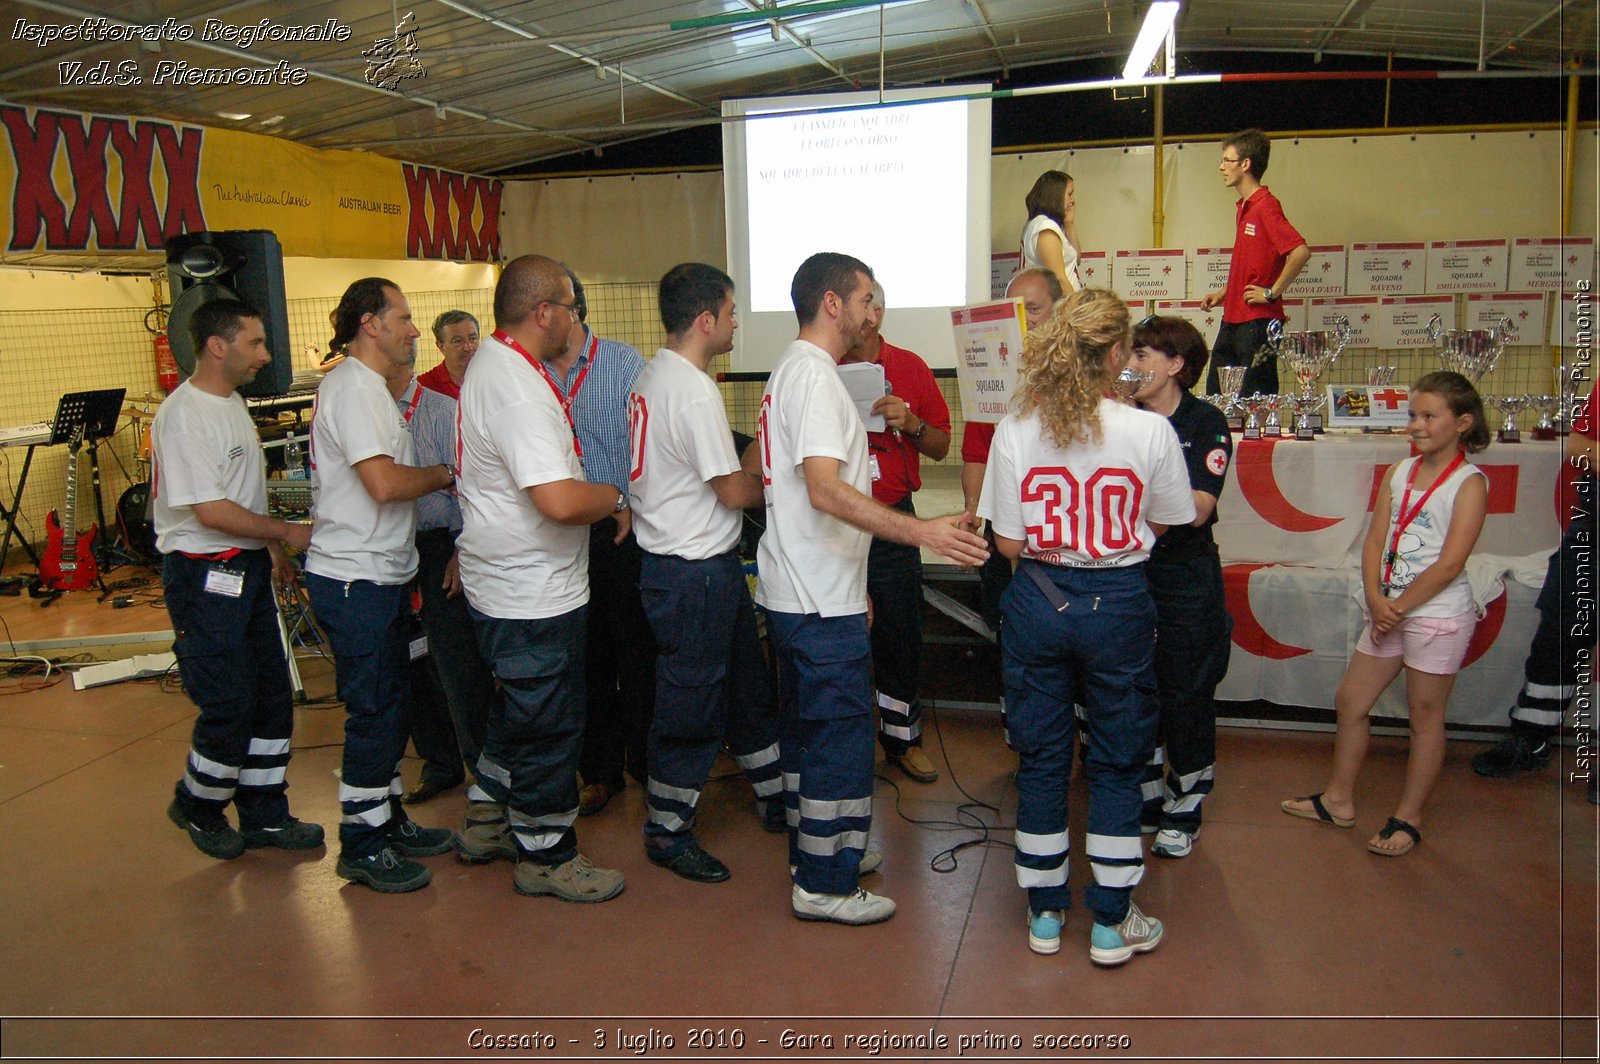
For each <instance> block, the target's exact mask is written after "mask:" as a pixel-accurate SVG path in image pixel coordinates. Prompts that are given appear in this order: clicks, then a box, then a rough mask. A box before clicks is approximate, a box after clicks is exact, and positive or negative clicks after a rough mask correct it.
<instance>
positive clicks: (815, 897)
mask: <svg viewBox="0 0 1600 1064" xmlns="http://www.w3.org/2000/svg"><path fill="white" fill-rule="evenodd" d="M790 296H791V298H792V300H793V302H794V308H795V316H796V317H797V318H798V319H799V323H800V335H799V337H798V338H797V339H796V340H795V341H794V342H793V343H791V344H790V345H789V346H788V347H787V348H785V349H784V352H783V354H782V355H780V356H779V357H778V362H777V365H776V366H775V367H774V368H773V371H772V375H771V377H770V378H768V381H767V388H766V393H765V394H764V395H762V397H761V413H760V417H759V422H758V423H759V431H760V460H761V472H762V481H763V483H764V484H765V486H766V498H767V531H766V534H765V535H763V536H762V538H761V546H760V549H759V551H758V555H757V560H758V566H759V570H760V583H759V586H758V588H757V593H756V601H757V602H759V603H760V604H761V605H762V606H763V607H765V608H766V611H767V626H768V631H769V633H770V634H771V636H772V644H773V649H774V651H775V652H776V654H777V658H778V666H779V669H780V671H781V673H782V674H783V683H782V685H781V688H782V690H783V691H785V692H786V696H785V697H784V699H783V700H782V702H783V704H782V707H781V710H782V722H783V731H782V736H781V741H782V750H783V758H782V761H783V778H784V798H785V800H786V802H787V803H788V809H789V813H790V823H791V824H792V825H794V827H793V828H792V829H791V831H790V834H789V863H790V864H791V865H792V866H793V867H794V870H795V871H794V887H793V890H792V892H791V905H792V907H793V909H794V913H795V915H796V916H798V917H800V918H801V919H803V920H831V921H834V922H836V923H845V924H871V923H877V922H878V921H880V920H887V919H888V918H889V917H891V916H893V915H894V902H892V901H890V900H889V899H888V898H884V897H880V896H878V895H875V894H869V893H867V892H866V891H864V890H861V889H860V888H859V886H858V879H859V875H860V865H861V859H862V855H863V853H864V852H865V850H866V845H867V834H868V831H869V830H870V829H871V827H872V765H873V749H872V747H873V728H872V659H871V648H870V645H869V642H868V637H867V548H868V544H869V543H870V542H871V540H872V537H874V536H877V537H879V538H881V539H888V540H893V541H895V542H897V543H909V544H912V545H914V546H917V547H928V548H930V549H932V550H934V551H936V552H938V553H939V554H942V555H945V556H946V557H948V558H950V559H952V560H953V561H955V562H957V563H959V564H961V565H979V564H981V563H982V562H983V561H984V559H986V558H987V557H988V551H987V550H986V549H985V548H984V543H983V540H982V539H980V538H979V537H977V536H975V535H973V534H972V533H970V532H966V531H963V530H962V527H961V525H962V523H963V516H962V515H960V514H954V515H951V516H948V517H937V518H931V519H929V520H918V519H917V518H915V517H913V516H911V515H910V514H905V513H901V512H899V511H897V510H892V509H890V508H889V507H887V506H884V505H883V504H882V503H879V502H877V501H875V500H874V499H873V498H872V497H871V495H869V494H868V492H869V491H870V489H871V474H870V471H869V466H868V461H867V434H866V428H865V427H864V426H863V425H862V423H861V418H860V417H859V416H858V415H857V413H856V410H855V404H854V403H852V402H851V400H850V396H849V393H848V392H846V391H845V387H844V384H843V383H841V382H840V380H839V374H838V369H837V367H838V362H839V360H840V359H841V358H843V357H844V355H845V353H846V352H847V351H849V350H851V349H852V348H854V347H857V346H859V345H860V344H862V343H863V342H864V340H865V332H864V329H865V326H866V323H867V319H868V316H869V315H870V314H871V312H872V303H873V295H872V271H871V269H869V268H868V267H867V265H866V264H865V263H863V262H861V261H860V260H859V259H855V258H852V257H851V256H849V255H841V254H837V253H834V252H820V253H818V254H815V255H812V256H811V257H810V258H808V259H806V261H805V262H803V263H801V265H800V269H799V270H797V271H796V272H795V276H794V282H793V284H792V285H791V286H790Z"/></svg>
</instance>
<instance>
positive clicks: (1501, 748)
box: [1472, 729, 1550, 778]
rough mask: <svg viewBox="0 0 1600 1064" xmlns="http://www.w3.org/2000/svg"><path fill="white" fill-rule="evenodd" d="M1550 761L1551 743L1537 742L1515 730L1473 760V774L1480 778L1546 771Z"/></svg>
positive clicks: (1541, 740)
mask: <svg viewBox="0 0 1600 1064" xmlns="http://www.w3.org/2000/svg"><path fill="white" fill-rule="evenodd" d="M1549 760H1550V741H1549V740H1548V739H1535V738H1533V737H1532V736H1530V735H1528V734H1527V733H1526V732H1521V731H1517V730H1516V729H1512V732H1511V734H1510V735H1508V736H1506V737H1505V738H1504V739H1502V740H1500V741H1499V742H1498V743H1495V744H1494V745H1493V746H1491V747H1490V748H1489V749H1487V750H1485V751H1484V752H1483V753H1481V754H1475V755H1473V758H1472V771H1474V772H1476V773H1477V774H1478V775H1480V776H1491V777H1495V778H1503V777H1506V776H1515V775H1516V774H1517V773H1519V772H1531V771H1533V770H1534V769H1536V768H1543V767H1544V764H1545V762H1546V761H1549Z"/></svg>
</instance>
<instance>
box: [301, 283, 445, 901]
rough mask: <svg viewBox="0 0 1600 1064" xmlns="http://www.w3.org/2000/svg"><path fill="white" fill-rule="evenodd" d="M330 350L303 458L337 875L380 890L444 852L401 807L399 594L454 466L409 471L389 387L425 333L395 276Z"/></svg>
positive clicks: (354, 289) (348, 314) (409, 455)
mask: <svg viewBox="0 0 1600 1064" xmlns="http://www.w3.org/2000/svg"><path fill="white" fill-rule="evenodd" d="M332 323H333V339H332V340H331V341H330V342H329V344H328V349H329V350H330V351H332V352H333V353H335V354H343V355H345V356H346V357H345V359H344V361H342V362H340V363H339V364H338V365H337V366H335V367H334V368H333V369H332V370H330V371H329V372H328V375H327V376H325V377H323V378H322V383H321V384H320V385H319V386H318V388H317V404H316V407H315V412H314V414H313V416H312V421H311V456H312V462H313V467H314V468H315V469H316V473H317V487H316V499H315V502H314V509H315V512H316V518H315V522H314V524H313V525H312V530H311V549H310V550H309V551H308V552H307V554H306V590H307V591H309V592H310V593H311V607H312V609H314V610H315V611H316V614H317V620H318V621H319V622H321V624H322V627H323V629H324V630H326V631H327V633H328V639H329V641H330V642H331V643H332V645H333V662H334V670H335V676H336V679H337V683H338V695H339V699H340V700H341V701H342V702H344V707H345V714H346V718H345V728H344V764H343V769H342V772H341V774H340V778H339V804H340V805H341V806H342V807H343V811H344V816H343V820H342V821H341V823H340V825H339V842H340V854H339V864H338V867H337V869H336V870H337V872H338V874H339V875H340V876H342V877H344V878H345V879H348V880H351V881H353V882H357V883H365V884H366V885H367V886H369V887H371V888H372V889H373V890H376V891H379V892H380V893H385V894H399V893H404V892H406V891H411V890H418V889H420V888H422V887H425V886H427V885H428V880H429V879H430V874H429V872H428V870H427V869H426V868H424V867H423V866H422V865H420V864H418V863H417V862H415V861H413V860H410V858H413V857H428V856H432V855H433V854H439V853H444V852H445V851H446V850H448V849H450V844H451V833H450V832H449V831H448V830H446V829H443V828H422V827H418V826H417V825H416V824H414V823H412V821H411V820H410V819H409V818H408V817H407V816H406V814H405V809H404V807H403V806H402V805H401V804H400V789H401V788H400V759H401V757H402V756H403V755H404V753H405V746H406V729H405V706H406V704H407V703H408V702H409V701H410V697H411V691H410V688H411V684H410V677H409V670H408V669H407V663H408V653H407V651H408V646H407V644H408V642H409V640H408V635H409V627H408V625H407V623H406V621H407V616H406V611H407V608H408V599H409V595H408V594H407V586H408V585H409V584H410V583H411V580H412V578H413V577H414V576H416V575H417V549H416V545H415V543H414V539H415V535H416V507H415V506H414V505H413V503H414V502H415V501H416V500H417V499H420V498H421V497H422V496H424V495H427V494H428V493H430V492H434V491H438V490H439V489H441V488H448V487H450V486H451V485H452V484H453V483H454V480H455V478H454V477H453V476H452V474H451V471H450V468H449V466H447V465H443V464H441V465H434V466H427V467H422V468H419V467H417V466H416V465H415V462H416V448H415V446H414V445H413V444H412V441H411V434H410V433H409V432H408V431H406V423H405V421H404V419H402V418H401V416H400V413H399V412H398V411H397V410H396V409H395V405H394V396H393V393H392V392H391V390H390V389H391V388H392V387H393V382H394V381H395V380H396V379H397V378H400V379H409V378H410V376H411V371H412V368H413V366H414V364H415V363H416V352H417V348H416V342H417V337H418V336H419V335H421V334H420V333H419V332H418V331H417V328H416V326H415V325H413V324H412V322H411V308H410V306H409V305H408V304H407V303H406V297H405V296H404V295H403V294H402V293H401V291H400V289H399V287H398V286H397V285H395V284H394V282H392V281H388V280H385V279H383V278H381V277H367V278H363V279H362V280H359V281H356V282H355V283H354V284H352V285H351V286H350V287H349V288H347V289H345V292H344V296H343V297H342V298H341V299H340V300H339V305H338V307H336V308H335V309H334V311H333V315H332Z"/></svg>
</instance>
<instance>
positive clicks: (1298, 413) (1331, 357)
mask: <svg viewBox="0 0 1600 1064" xmlns="http://www.w3.org/2000/svg"><path fill="white" fill-rule="evenodd" d="M1332 324H1333V328H1332V329H1329V330H1323V329H1319V330H1316V331H1314V332H1285V331H1284V328H1283V322H1281V321H1269V322H1267V346H1268V347H1270V348H1271V349H1272V351H1273V353H1274V354H1275V355H1277V356H1278V364H1279V365H1281V366H1288V367H1289V370H1290V372H1292V373H1293V374H1294V379H1295V380H1296V381H1298V382H1299V384H1300V394H1299V396H1297V397H1296V398H1295V400H1294V410H1295V426H1296V427H1295V438H1297V439H1301V440H1310V439H1314V438H1315V437H1316V434H1317V433H1318V432H1321V431H1322V416H1321V415H1320V414H1318V413H1317V411H1318V410H1319V409H1321V407H1322V399H1321V397H1319V396H1317V394H1316V390H1317V389H1316V383H1317V378H1318V377H1320V376H1322V374H1323V371H1325V370H1326V369H1327V368H1328V367H1329V366H1331V365H1333V364H1334V362H1336V361H1337V360H1338V358H1339V355H1340V354H1341V353H1343V351H1344V349H1345V348H1346V347H1347V346H1349V344H1350V341H1351V339H1352V338H1353V337H1354V336H1355V330H1354V329H1352V328H1350V319H1349V318H1346V317H1345V316H1344V315H1342V314H1341V315H1339V316H1338V317H1336V318H1333V319H1332Z"/></svg>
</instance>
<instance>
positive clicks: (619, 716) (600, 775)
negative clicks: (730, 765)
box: [549, 270, 656, 816]
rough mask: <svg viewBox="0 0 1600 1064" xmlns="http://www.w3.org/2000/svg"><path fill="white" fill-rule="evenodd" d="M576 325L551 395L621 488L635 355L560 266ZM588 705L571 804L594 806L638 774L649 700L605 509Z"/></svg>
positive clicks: (554, 362)
mask: <svg viewBox="0 0 1600 1064" xmlns="http://www.w3.org/2000/svg"><path fill="white" fill-rule="evenodd" d="M567 278H568V280H569V281H570V282H571V284H572V291H573V299H574V300H575V309H574V311H573V313H574V314H576V315H577V318H578V322H577V324H578V327H577V328H575V329H573V330H572V332H571V334H570V336H569V337H568V339H567V346H566V349H565V350H563V351H562V352H560V353H559V354H558V355H557V356H556V357H555V358H553V359H551V360H550V363H549V368H550V371H551V372H552V373H553V374H554V375H555V381H556V396H557V398H558V399H559V400H560V401H561V403H562V405H563V406H564V407H565V408H566V410H567V413H568V416H569V417H570V418H571V419H572V422H573V424H574V425H576V426H577V432H578V442H579V443H580V444H581V445H582V447H583V451H582V454H583V474H584V476H585V478H587V479H588V480H589V481H590V482H591V483H594V484H609V485H611V486H612V487H614V488H615V489H616V490H617V491H619V492H622V493H624V494H626V493H627V490H628V470H629V469H630V468H631V467H632V463H631V462H630V461H629V443H628V395H629V393H631V392H632V391H633V382H634V381H636V380H638V379H639V374H640V373H642V372H643V371H644V358H643V357H642V356H641V355H640V354H639V352H637V351H635V350H634V349H633V348H632V347H629V346H628V345H627V344H624V343H619V342H618V341H616V340H603V339H601V338H600V337H599V336H596V335H595V333H594V331H593V330H591V329H590V328H589V326H588V324H587V322H588V320H589V306H588V303H587V302H586V301H585V297H584V291H583V282H582V281H579V280H578V276H577V274H575V273H573V272H572V271H571V270H567ZM589 591H590V595H591V598H590V600H589V663H588V666H587V669H588V677H587V682H588V689H589V693H588V715H587V719H586V723H585V725H584V734H583V758H582V760H581V761H580V762H579V766H578V769H579V772H580V773H581V774H582V776H583V790H582V791H581V792H580V798H579V804H578V812H579V813H580V814H581V815H583V816H588V815H589V814H591V813H598V812H599V811H600V810H602V809H604V808H605V807H606V803H608V802H610V801H611V799H612V797H613V796H614V795H616V794H618V793H620V792H621V791H622V788H623V786H624V782H623V770H624V769H626V770H627V772H628V773H629V774H630V775H632V776H633V778H634V779H636V780H638V781H639V782H640V783H643V782H644V780H645V747H646V745H647V744H648V741H649V735H650V711H651V708H652V706H653V705H654V704H655V697H656V694H655V668H656V649H655V642H654V640H652V639H651V636H650V622H649V621H648V620H647V619H646V618H645V615H644V607H643V606H641V605H640V602H639V542H638V540H636V539H635V538H634V537H633V532H632V522H631V521H630V520H629V517H628V516H625V515H619V516H617V517H613V516H610V515H606V516H604V517H601V518H600V519H598V520H597V521H595V523H594V526H593V527H592V528H590V529H589Z"/></svg>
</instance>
